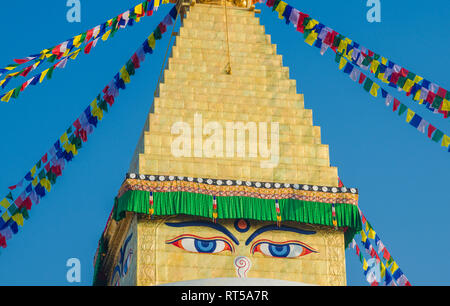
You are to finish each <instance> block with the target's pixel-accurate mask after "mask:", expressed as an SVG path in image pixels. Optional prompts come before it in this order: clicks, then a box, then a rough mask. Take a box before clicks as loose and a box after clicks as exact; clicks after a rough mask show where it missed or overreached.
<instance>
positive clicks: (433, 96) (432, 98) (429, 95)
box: [426, 90, 436, 104]
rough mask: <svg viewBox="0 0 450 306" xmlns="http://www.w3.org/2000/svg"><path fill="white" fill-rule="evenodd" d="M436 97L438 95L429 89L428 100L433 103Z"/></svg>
mask: <svg viewBox="0 0 450 306" xmlns="http://www.w3.org/2000/svg"><path fill="white" fill-rule="evenodd" d="M435 97H436V94H435V93H434V92H432V91H431V90H430V91H428V96H427V99H426V101H427V102H428V103H430V104H431V103H433V101H434V98H435Z"/></svg>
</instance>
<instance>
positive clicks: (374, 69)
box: [370, 60, 380, 73]
mask: <svg viewBox="0 0 450 306" xmlns="http://www.w3.org/2000/svg"><path fill="white" fill-rule="evenodd" d="M378 66H380V62H379V61H377V60H373V61H372V63H370V71H371V72H372V73H375V72H377V69H378Z"/></svg>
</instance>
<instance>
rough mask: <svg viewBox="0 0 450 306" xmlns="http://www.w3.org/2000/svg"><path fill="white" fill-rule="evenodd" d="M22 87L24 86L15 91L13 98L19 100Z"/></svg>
mask: <svg viewBox="0 0 450 306" xmlns="http://www.w3.org/2000/svg"><path fill="white" fill-rule="evenodd" d="M21 87H22V86H19V87H17V88H16V89H14V92H13V94H12V96H11V97H13V98H15V99H17V98H18V97H19V94H20V88H21Z"/></svg>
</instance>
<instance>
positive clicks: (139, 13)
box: [134, 3, 144, 16]
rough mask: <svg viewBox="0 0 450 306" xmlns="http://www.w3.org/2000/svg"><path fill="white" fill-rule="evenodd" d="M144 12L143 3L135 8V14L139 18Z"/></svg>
mask: <svg viewBox="0 0 450 306" xmlns="http://www.w3.org/2000/svg"><path fill="white" fill-rule="evenodd" d="M143 10H144V8H143V7H142V3H141V4H138V5H136V6H135V7H134V13H135V14H136V15H138V16H139V15H142V12H143Z"/></svg>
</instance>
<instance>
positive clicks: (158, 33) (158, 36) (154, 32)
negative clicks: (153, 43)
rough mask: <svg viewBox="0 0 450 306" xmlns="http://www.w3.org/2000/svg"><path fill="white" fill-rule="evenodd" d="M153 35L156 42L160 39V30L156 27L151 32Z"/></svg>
mask: <svg viewBox="0 0 450 306" xmlns="http://www.w3.org/2000/svg"><path fill="white" fill-rule="evenodd" d="M153 35H154V36H155V39H156V40H158V39H161V38H162V35H161V30H160V29H159V27H156V29H155V30H154V31H153Z"/></svg>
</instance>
